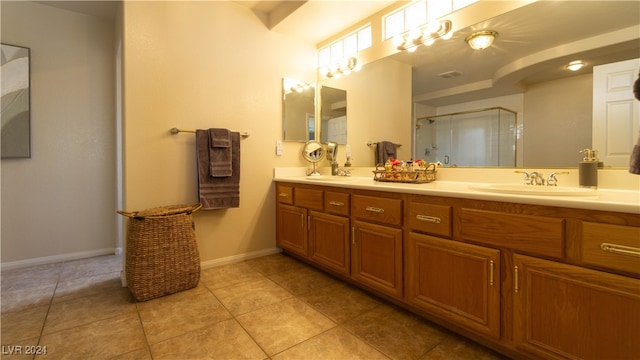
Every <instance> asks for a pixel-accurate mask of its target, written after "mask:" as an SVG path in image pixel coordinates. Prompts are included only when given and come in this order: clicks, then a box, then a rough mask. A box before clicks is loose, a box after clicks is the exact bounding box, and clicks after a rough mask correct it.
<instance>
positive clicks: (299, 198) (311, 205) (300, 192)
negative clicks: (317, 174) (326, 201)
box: [293, 188, 323, 211]
mask: <svg viewBox="0 0 640 360" xmlns="http://www.w3.org/2000/svg"><path fill="white" fill-rule="evenodd" d="M293 194H294V204H295V205H296V206H300V207H305V208H308V209H313V210H320V211H322V209H323V208H322V199H323V196H322V190H314V189H303V188H295V189H294V190H293Z"/></svg>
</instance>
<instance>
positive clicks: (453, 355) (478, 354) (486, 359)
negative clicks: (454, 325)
mask: <svg viewBox="0 0 640 360" xmlns="http://www.w3.org/2000/svg"><path fill="white" fill-rule="evenodd" d="M470 359H473V360H501V359H508V358H507V357H505V356H502V355H499V354H497V353H495V352H493V351H492V350H490V349H487V348H485V347H483V346H481V345H479V344H477V343H475V342H472V341H470V340H467V339H465V338H463V337H461V336H458V335H455V334H452V335H450V336H447V337H446V338H445V339H444V340H442V342H441V343H440V344H438V346H436V347H435V348H434V349H433V350H431V351H429V352H428V353H427V354H426V355H425V356H423V357H421V358H420V360H470Z"/></svg>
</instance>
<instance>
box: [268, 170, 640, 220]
mask: <svg viewBox="0 0 640 360" xmlns="http://www.w3.org/2000/svg"><path fill="white" fill-rule="evenodd" d="M273 181H274V182H288V183H297V184H307V185H317V186H326V187H340V188H348V189H359V190H373V191H385V192H397V193H405V194H415V195H431V196H443V197H457V198H464V199H473V200H486V201H501V202H511V203H521V204H531V205H544V206H555V207H567V208H576V209H585V210H599V211H613V212H621V213H630V214H640V192H635V191H628V190H611V189H606V190H604V189H603V190H598V191H597V194H598V196H597V197H595V196H558V195H555V196H536V195H519V194H504V193H492V192H487V191H481V190H473V189H471V187H472V186H477V185H481V183H472V182H445V181H434V182H431V183H425V184H410V183H391V182H377V181H374V180H373V179H367V178H358V179H354V180H352V179H348V180H347V179H345V180H342V181H340V180H336V181H319V180H313V179H312V178H309V177H274V178H273ZM447 185H449V186H451V189H442V188H439V189H438V188H435V187H436V186H439V187H442V186H447ZM613 195H615V196H617V197H625V198H627V199H628V197H627V195H635V197H636V199H635V200H636V202H634V201H632V200H631V201H628V202H625V201H616V200H608V199H602V198H603V197H604V198H606V197H607V196H613ZM632 199H633V197H632Z"/></svg>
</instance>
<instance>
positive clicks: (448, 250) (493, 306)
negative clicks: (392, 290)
mask: <svg viewBox="0 0 640 360" xmlns="http://www.w3.org/2000/svg"><path fill="white" fill-rule="evenodd" d="M408 243H409V246H408V247H407V254H406V259H407V284H406V286H407V297H408V301H409V302H410V303H411V304H413V305H415V306H417V307H419V308H422V309H424V310H426V311H428V312H430V313H433V314H436V315H438V316H440V317H442V318H444V319H447V320H449V321H451V322H454V323H456V324H458V325H460V326H464V327H467V328H470V329H473V330H475V331H477V332H480V333H484V334H487V335H490V336H492V337H494V338H500V250H496V249H490V248H486V247H482V246H476V245H470V244H465V243H460V242H455V241H451V240H444V239H439V238H436V237H433V236H428V235H421V234H416V233H411V234H410V235H409V242H408Z"/></svg>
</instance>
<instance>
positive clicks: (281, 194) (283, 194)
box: [280, 193, 289, 197]
mask: <svg viewBox="0 0 640 360" xmlns="http://www.w3.org/2000/svg"><path fill="white" fill-rule="evenodd" d="M280 197H289V194H287V193H280Z"/></svg>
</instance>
